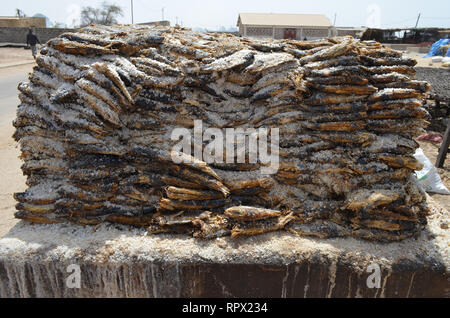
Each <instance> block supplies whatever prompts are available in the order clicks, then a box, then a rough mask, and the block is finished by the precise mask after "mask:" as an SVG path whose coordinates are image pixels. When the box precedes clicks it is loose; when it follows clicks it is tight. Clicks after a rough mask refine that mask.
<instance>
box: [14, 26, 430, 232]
mask: <svg viewBox="0 0 450 318" xmlns="http://www.w3.org/2000/svg"><path fill="white" fill-rule="evenodd" d="M415 63H416V62H415V61H414V60H411V59H408V58H403V57H402V56H401V54H400V53H398V52H396V51H393V50H390V49H387V48H383V47H382V46H381V45H380V44H378V43H374V42H361V41H357V40H353V39H352V38H350V37H341V38H331V39H325V40H321V41H310V42H308V41H295V40H282V41H272V40H267V41H263V40H250V39H245V38H239V37H236V36H232V35H227V34H207V33H196V32H193V31H191V30H187V29H181V28H160V27H157V28H150V27H147V26H139V27H136V26H133V27H131V26H114V27H105V26H89V27H86V28H84V29H81V30H80V31H79V32H78V33H66V34H63V35H61V36H60V37H59V38H56V39H53V40H51V41H49V42H48V43H47V44H46V45H45V46H44V48H43V49H42V50H41V53H40V56H39V57H38V59H37V64H38V66H36V67H35V68H34V71H33V73H32V74H31V75H30V77H29V82H28V83H22V84H20V85H19V90H20V96H19V97H20V100H21V104H20V105H19V108H18V111H17V119H16V120H15V122H14V125H15V127H16V128H17V130H16V132H15V134H14V138H15V139H16V140H17V141H19V142H20V145H21V151H22V156H21V157H22V159H23V160H24V161H25V163H24V165H23V166H22V170H23V172H24V174H25V175H27V177H28V179H27V184H28V186H29V188H28V189H27V191H26V192H24V193H17V194H16V195H15V198H16V200H17V201H19V203H18V204H17V210H18V212H17V213H16V217H18V218H20V219H24V220H28V221H31V222H36V223H59V222H64V221H71V222H75V223H79V224H90V225H96V224H100V223H103V222H113V223H121V224H132V225H137V226H146V227H148V228H149V231H150V232H151V233H161V232H171V233H184V234H189V235H193V236H195V237H199V238H214V237H218V236H226V235H232V236H241V235H256V234H260V233H264V232H269V231H275V230H281V229H285V230H289V231H291V232H294V233H298V234H301V235H316V236H320V237H335V236H347V235H353V236H357V237H362V238H366V239H376V240H386V241H391V240H400V239H403V238H406V237H411V236H414V235H416V234H417V233H418V232H419V231H420V229H421V228H422V227H423V226H424V224H426V218H425V216H426V214H427V206H426V204H425V194H424V193H423V192H422V191H421V190H420V189H419V187H418V186H417V184H416V180H415V179H414V177H413V171H414V170H417V169H420V168H421V167H420V164H418V162H417V161H416V160H415V158H414V157H413V153H414V151H415V149H416V148H417V147H418V144H417V143H416V142H415V141H414V140H413V139H412V138H413V136H416V135H419V134H420V133H421V132H422V131H423V128H424V127H426V124H427V122H426V120H425V118H426V117H427V113H426V111H425V110H424V109H423V108H421V100H420V99H421V98H422V96H423V94H424V93H425V92H426V91H427V90H428V89H429V85H428V84H427V83H425V82H420V81H416V80H412V79H411V78H412V77H413V75H414V72H415V71H414V68H413V67H414V65H415ZM196 120H201V121H202V124H203V128H216V129H218V130H219V131H222V132H223V135H226V134H225V129H226V128H238V127H239V128H244V129H245V128H267V129H271V128H279V141H276V140H275V139H274V136H273V135H272V136H271V137H270V140H269V144H270V145H271V146H273V145H274V144H276V143H278V144H279V156H280V164H279V169H278V170H277V171H276V173H274V174H267V172H264V171H265V170H264V169H261V168H263V167H265V165H266V164H267V163H266V162H262V161H259V160H257V161H254V160H253V161H252V160H250V157H252V154H251V153H250V151H249V150H248V149H249V147H244V151H245V160H244V162H243V163H236V160H235V161H233V163H221V162H214V163H211V164H207V163H206V162H204V161H202V160H199V159H198V158H197V159H194V158H193V157H191V156H189V155H188V154H184V155H182V154H180V153H176V155H177V156H179V157H181V158H184V159H185V160H182V161H181V162H179V163H175V161H174V160H173V156H174V151H173V149H174V148H173V147H174V145H176V144H177V143H178V140H172V139H171V136H172V132H173V131H174V129H175V128H180V127H181V128H184V129H186V130H187V131H189V132H191V133H192V135H195V132H194V131H193V130H194V121H196ZM250 137H251V136H247V138H244V144H247V143H249V141H248V140H249V139H250ZM206 145H207V144H206V143H205V142H201V143H200V144H199V143H195V144H194V147H193V148H194V149H193V150H194V153H195V150H196V149H195V148H197V150H199V149H200V151H201V152H202V153H203V151H204V150H205V149H206V148H207V147H206ZM233 145H234V147H235V149H238V151H236V152H237V153H235V154H234V155H233V154H231V153H230V150H229V149H226V150H225V151H224V155H226V156H229V155H230V156H231V157H233V156H234V158H236V156H240V155H242V153H239V151H242V147H241V148H240V147H239V145H240V144H239V141H234V143H233ZM198 148H199V149H198ZM239 149H240V150H239ZM227 150H228V153H227ZM225 162H228V161H225Z"/></svg>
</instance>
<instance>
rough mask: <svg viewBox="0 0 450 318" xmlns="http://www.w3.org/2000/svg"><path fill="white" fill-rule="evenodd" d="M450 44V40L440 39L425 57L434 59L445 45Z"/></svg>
mask: <svg viewBox="0 0 450 318" xmlns="http://www.w3.org/2000/svg"><path fill="white" fill-rule="evenodd" d="M449 42H450V39H440V40H439V41H437V42H434V43H433V45H432V46H431V49H430V52H428V54H427V55H425V56H424V57H432V56H435V55H436V53H437V51H438V50H439V48H440V47H441V46H443V45H447V44H448V43H449ZM449 52H450V50H449V51H448V52H447V56H449Z"/></svg>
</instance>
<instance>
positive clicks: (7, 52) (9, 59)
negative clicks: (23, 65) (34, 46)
mask: <svg viewBox="0 0 450 318" xmlns="http://www.w3.org/2000/svg"><path fill="white" fill-rule="evenodd" d="M33 60H34V59H33V55H32V54H31V50H25V49H23V48H11V47H2V48H0V64H8V63H14V62H22V61H23V62H28V61H29V62H33Z"/></svg>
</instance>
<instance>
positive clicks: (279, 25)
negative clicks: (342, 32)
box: [237, 13, 333, 40]
mask: <svg viewBox="0 0 450 318" xmlns="http://www.w3.org/2000/svg"><path fill="white" fill-rule="evenodd" d="M237 27H238V28H239V34H240V35H241V36H246V37H255V38H257V37H261V38H274V39H297V40H303V39H304V38H306V39H308V40H314V39H321V38H325V37H328V36H332V35H333V25H332V24H331V22H330V20H329V19H328V18H327V17H326V16H325V15H323V14H275V13H240V14H239V18H238V22H237Z"/></svg>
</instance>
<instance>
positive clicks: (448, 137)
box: [436, 119, 450, 168]
mask: <svg viewBox="0 0 450 318" xmlns="http://www.w3.org/2000/svg"><path fill="white" fill-rule="evenodd" d="M449 145H450V119H449V120H448V121H447V129H446V130H445V135H444V140H442V144H441V148H439V154H438V157H437V160H436V168H442V167H443V166H444V162H445V156H446V155H447V151H448V146H449Z"/></svg>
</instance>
